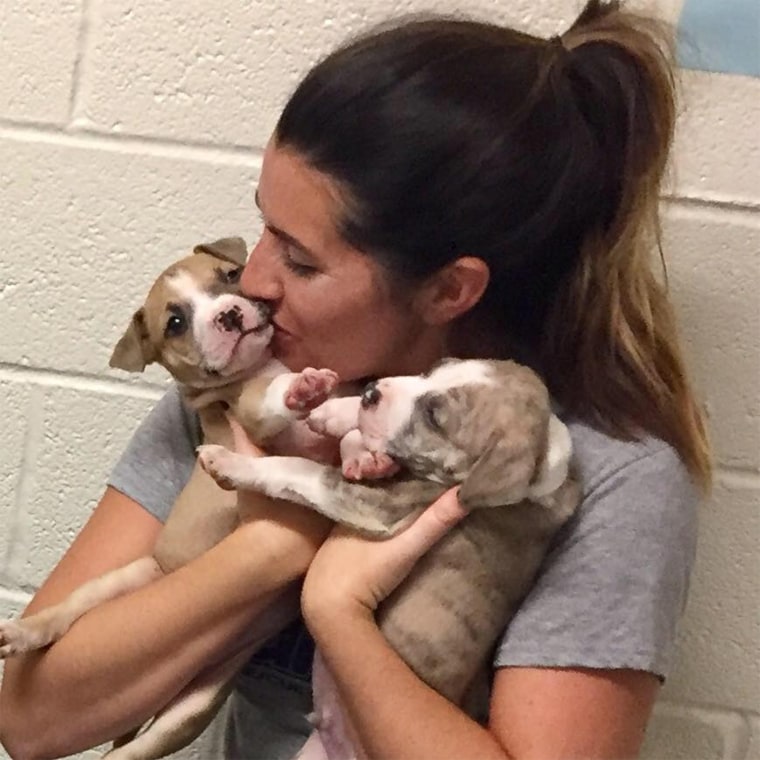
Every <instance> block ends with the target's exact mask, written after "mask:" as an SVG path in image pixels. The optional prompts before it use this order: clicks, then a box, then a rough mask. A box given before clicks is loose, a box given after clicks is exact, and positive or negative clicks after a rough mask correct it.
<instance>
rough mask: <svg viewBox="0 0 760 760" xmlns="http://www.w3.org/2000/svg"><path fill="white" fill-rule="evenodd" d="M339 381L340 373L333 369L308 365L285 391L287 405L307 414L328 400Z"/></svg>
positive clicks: (292, 409) (293, 409)
mask: <svg viewBox="0 0 760 760" xmlns="http://www.w3.org/2000/svg"><path fill="white" fill-rule="evenodd" d="M338 382H339V378H338V375H337V374H336V373H335V372H333V371H332V370H331V369H314V368H313V367H307V368H306V369H305V370H303V372H300V373H299V374H298V376H297V377H296V378H295V379H294V380H293V382H292V383H291V384H290V387H289V388H288V390H287V391H286V392H285V399H284V401H285V406H286V407H287V408H288V409H290V410H291V411H294V412H300V413H302V414H303V415H304V416H305V415H306V414H308V413H309V412H310V411H311V410H312V409H315V408H316V407H318V406H319V405H320V404H322V403H323V402H324V401H326V400H327V398H328V397H329V395H330V394H331V393H332V392H333V391H334V390H335V387H336V386H337V385H338Z"/></svg>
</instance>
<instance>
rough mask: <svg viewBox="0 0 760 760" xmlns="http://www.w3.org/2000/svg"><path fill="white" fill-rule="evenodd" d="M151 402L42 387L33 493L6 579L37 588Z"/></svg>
mask: <svg viewBox="0 0 760 760" xmlns="http://www.w3.org/2000/svg"><path fill="white" fill-rule="evenodd" d="M152 405H153V402H152V401H150V400H148V399H144V398H130V397H128V396H120V395H115V394H100V393H94V392H91V391H82V390H81V389H77V388H55V387H51V388H44V389H43V400H42V410H41V414H42V418H43V422H42V424H43V436H42V437H41V440H40V442H39V447H38V449H37V450H36V451H34V452H31V454H33V456H34V460H33V464H32V465H30V466H31V467H33V482H34V486H33V488H30V492H29V494H28V503H26V504H23V505H20V506H21V509H20V510H19V514H20V515H21V517H20V520H19V529H18V531H17V536H16V540H15V542H14V545H13V547H12V552H11V555H10V558H9V562H8V576H9V578H10V579H11V580H12V581H14V582H15V583H16V584H17V585H18V586H23V587H24V588H37V587H38V586H39V584H40V583H41V582H42V581H43V580H44V579H45V577H46V576H47V575H48V573H49V572H50V570H51V569H52V568H53V566H54V565H55V564H56V562H57V561H58V560H59V559H60V557H61V555H62V554H63V552H64V551H65V549H66V548H67V547H68V546H69V544H70V543H71V541H72V540H73V538H74V537H75V536H76V534H77V532H78V531H79V529H80V528H81V526H82V525H83V524H84V522H85V521H86V520H87V517H88V516H89V515H90V513H91V512H92V509H93V508H94V507H95V505H96V504H97V502H98V500H99V498H100V496H101V495H102V493H103V490H104V488H105V483H106V478H107V476H108V473H109V472H110V470H111V467H112V466H113V464H114V463H115V461H116V459H117V458H118V456H119V454H120V453H121V452H122V450H123V448H124V446H125V445H126V443H127V441H128V439H129V437H130V435H131V433H132V432H133V430H134V429H135V428H136V427H137V425H138V424H139V422H140V420H142V418H143V417H144V416H145V415H146V414H147V412H148V411H149V409H150V408H151V407H152Z"/></svg>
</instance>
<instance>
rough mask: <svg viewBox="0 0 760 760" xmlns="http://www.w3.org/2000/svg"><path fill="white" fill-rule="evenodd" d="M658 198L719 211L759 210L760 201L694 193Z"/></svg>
mask: <svg viewBox="0 0 760 760" xmlns="http://www.w3.org/2000/svg"><path fill="white" fill-rule="evenodd" d="M660 200H661V201H662V202H664V203H672V204H675V205H678V206H683V207H686V208H714V209H719V210H721V211H738V212H747V211H750V212H757V211H760V202H758V201H751V200H739V199H722V198H708V197H705V198H700V197H698V196H695V195H673V194H670V193H669V194H666V195H662V196H660Z"/></svg>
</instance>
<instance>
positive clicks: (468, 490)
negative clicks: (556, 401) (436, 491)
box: [459, 414, 572, 509]
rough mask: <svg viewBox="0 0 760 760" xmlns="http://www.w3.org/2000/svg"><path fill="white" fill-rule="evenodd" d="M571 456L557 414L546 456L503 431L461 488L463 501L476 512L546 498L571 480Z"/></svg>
mask: <svg viewBox="0 0 760 760" xmlns="http://www.w3.org/2000/svg"><path fill="white" fill-rule="evenodd" d="M540 453H541V452H539V454H540ZM571 453H572V446H571V443H570V434H569V432H568V430H567V428H566V427H565V425H563V424H562V422H560V421H559V419H558V418H557V417H556V416H555V415H553V414H552V415H550V416H549V419H548V427H547V435H546V450H545V451H544V452H543V456H540V457H537V456H536V454H537V452H536V450H535V446H534V445H531V442H530V441H524V442H515V441H511V440H510V438H509V436H508V435H505V434H504V432H503V431H502V432H500V433H498V434H495V435H493V436H492V437H491V440H490V442H489V444H488V446H487V447H486V450H485V451H484V452H483V454H481V456H480V458H479V459H478V461H477V462H476V463H475V465H474V466H473V468H472V469H471V470H470V474H469V475H468V476H467V478H466V479H465V480H464V482H463V483H462V485H461V486H460V488H459V501H460V502H461V503H462V504H463V505H464V506H465V507H467V508H468V509H473V508H475V507H499V506H505V505H507V504H516V503H517V502H519V501H522V500H523V499H525V498H535V499H538V498H541V497H542V496H546V495H548V494H550V493H552V492H553V491H555V490H556V489H557V488H559V487H560V486H561V485H562V483H564V481H565V479H566V478H567V474H568V469H569V465H570V455H571ZM539 462H540V465H539ZM537 465H538V466H539V469H538V472H537V471H536V468H537Z"/></svg>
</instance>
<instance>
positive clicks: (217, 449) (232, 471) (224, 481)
mask: <svg viewBox="0 0 760 760" xmlns="http://www.w3.org/2000/svg"><path fill="white" fill-rule="evenodd" d="M196 453H197V455H198V463H199V464H200V466H201V467H202V468H203V469H204V470H205V471H206V472H207V473H208V474H209V475H210V476H211V477H212V478H213V479H214V480H215V481H216V484H217V485H218V486H219V487H220V488H222V489H224V490H225V491H234V490H235V489H237V488H238V487H239V480H238V479H236V477H235V476H236V474H237V473H238V470H239V469H240V467H239V461H238V460H239V459H243V458H244V457H242V456H241V455H240V454H236V453H235V452H234V451H230V450H229V449H226V448H225V447H224V446H217V445H216V444H205V445H204V446H198V448H197V449H196Z"/></svg>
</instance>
